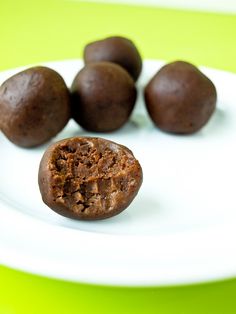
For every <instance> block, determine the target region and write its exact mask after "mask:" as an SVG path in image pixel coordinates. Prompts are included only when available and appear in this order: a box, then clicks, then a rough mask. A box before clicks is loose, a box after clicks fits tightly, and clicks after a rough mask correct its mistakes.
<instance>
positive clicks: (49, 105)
mask: <svg viewBox="0 0 236 314" xmlns="http://www.w3.org/2000/svg"><path fill="white" fill-rule="evenodd" d="M0 111H1V116H0V126H1V130H2V131H3V133H4V134H5V135H6V137H7V138H8V139H9V140H10V141H12V142H13V143H14V144H16V145H19V146H22V147H33V146H37V145H40V144H42V143H44V142H46V141H48V140H49V139H50V138H52V137H53V136H55V135H56V134H57V133H58V132H59V131H61V130H62V128H63V127H64V126H65V125H66V123H67V122H68V120H69V118H70V98H69V91H68V88H67V86H66V85H65V82H64V80H63V78H62V77H61V76H60V75H59V74H58V73H57V72H55V71H54V70H52V69H49V68H47V67H33V68H29V69H27V70H24V71H22V72H20V73H18V74H16V75H14V76H12V77H10V78H9V79H8V80H6V81H5V82H4V83H3V84H2V86H1V87H0Z"/></svg>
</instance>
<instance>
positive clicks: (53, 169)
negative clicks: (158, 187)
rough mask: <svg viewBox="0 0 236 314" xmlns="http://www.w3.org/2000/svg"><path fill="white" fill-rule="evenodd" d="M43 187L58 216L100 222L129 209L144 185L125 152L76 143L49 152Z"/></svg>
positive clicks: (93, 141)
mask: <svg viewBox="0 0 236 314" xmlns="http://www.w3.org/2000/svg"><path fill="white" fill-rule="evenodd" d="M38 182H39V188H40V192H41V195H42V199H43V201H44V203H45V204H46V205H47V206H49V207H50V208H51V209H52V210H54V211H55V212H57V213H58V214H60V215H63V216H65V217H69V218H74V219H81V220H96V219H103V218H108V217H111V216H114V215H117V214H119V213H120V212H121V211H123V210H124V209H125V208H126V207H128V206H129V204H130V203H131V202H132V200H133V199H134V197H135V196H136V194H137V193H138V190H139V188H140V186H141V184H142V169H141V166H140V165H139V163H138V161H137V160H136V159H135V157H134V156H133V154H132V152H131V151H130V150H129V149H128V148H126V147H125V146H122V145H119V144H116V143H114V142H111V141H108V140H105V139H102V138H92V137H91V138H85V137H84V138H83V137H74V138H69V139H65V140H62V141H59V142H57V143H55V144H53V145H51V146H50V147H49V148H48V149H47V150H46V152H45V153H44V156H43V158H42V160H41V163H40V167H39V175H38Z"/></svg>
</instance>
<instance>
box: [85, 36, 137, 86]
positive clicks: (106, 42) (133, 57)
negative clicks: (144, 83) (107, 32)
mask: <svg viewBox="0 0 236 314" xmlns="http://www.w3.org/2000/svg"><path fill="white" fill-rule="evenodd" d="M84 61H85V63H86V64H87V63H91V62H100V61H109V62H114V63H117V64H119V65H120V66H122V67H123V68H125V69H126V70H127V71H128V72H129V73H130V75H131V76H132V77H133V79H134V80H135V81H136V80H137V78H138V77H139V75H140V73H141V70H142V58H141V56H140V54H139V51H138V49H137V48H136V46H135V45H134V43H133V42H132V41H131V40H129V39H128V38H124V37H119V36H116V37H108V38H105V39H102V40H98V41H95V42H92V43H90V44H88V45H87V46H86V47H85V49H84Z"/></svg>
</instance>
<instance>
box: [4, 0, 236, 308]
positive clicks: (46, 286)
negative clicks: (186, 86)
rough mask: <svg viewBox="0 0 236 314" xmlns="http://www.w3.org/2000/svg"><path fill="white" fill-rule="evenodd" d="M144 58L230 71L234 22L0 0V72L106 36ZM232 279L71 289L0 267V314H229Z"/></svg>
mask: <svg viewBox="0 0 236 314" xmlns="http://www.w3.org/2000/svg"><path fill="white" fill-rule="evenodd" d="M114 34H119V35H124V36H127V37H130V38H131V39H132V40H134V41H135V42H136V44H137V46H138V48H139V50H140V51H141V53H142V56H143V57H144V58H157V59H164V60H167V61H172V60H176V59H185V60H188V61H190V62H193V63H195V64H197V65H200V64H202V65H207V66H211V67H216V68H220V69H225V70H230V71H233V72H236V43H235V35H236V15H226V14H211V13H200V12H189V11H178V10H167V9H158V8H151V7H149V8H148V7H133V6H128V5H105V4H96V3H90V4H89V3H82V2H70V1H59V0H58V1H52V0H48V1H38V2H37V1H25V0H23V1H16V0H15V1H11V0H10V1H7V0H5V1H2V0H1V1H0V39H1V45H0V69H2V70H3V69H7V68H13V67H16V66H21V65H26V64H32V63H40V62H41V61H50V60H61V59H69V58H80V57H81V56H82V50H83V47H84V45H85V44H86V43H87V42H89V41H92V40H95V39H98V38H102V37H104V36H107V35H114ZM235 295H236V280H235V279H232V280H228V281H224V282H217V283H210V284H202V285H193V286H182V287H169V288H158V287H157V288H117V287H101V286H93V285H85V284H75V283H69V282H63V281H57V280H52V279H46V278H43V277H38V276H34V275H29V274H25V273H23V272H18V271H15V270H11V269H8V268H6V267H4V266H1V267H0V314H3V313H4V314H12V313H17V314H18V313H24V314H25V313H30V314H31V313H32V314H34V313H84V314H87V313H102V314H106V313H124V314H126V313H136V314H137V313H162V314H167V313H176V314H185V313H186V314H187V313H188V314H189V313H191V314H194V313H201V314H205V313H208V314H209V313H216V314H218V313H221V314H222V313H227V314H230V313H236V298H235Z"/></svg>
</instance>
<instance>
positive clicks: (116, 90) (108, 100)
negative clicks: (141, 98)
mask: <svg viewBox="0 0 236 314" xmlns="http://www.w3.org/2000/svg"><path fill="white" fill-rule="evenodd" d="M71 92H72V116H73V118H74V119H75V120H76V121H77V122H78V123H79V124H80V125H81V126H82V127H83V128H84V129H86V130H88V131H92V132H110V131H114V130H116V129H119V128H120V127H121V126H123V125H124V124H125V122H127V120H128V119H129V116H130V114H131V112H132V110H133V108H134V105H135V100H136V88H135V85H134V81H133V80H132V78H131V76H130V75H129V74H128V72H127V71H125V70H124V69H123V68H122V67H120V66H119V65H117V64H115V63H110V62H99V63H91V64H88V65H86V66H85V67H84V68H83V69H82V70H81V71H80V72H79V73H78V74H77V76H76V77H75V79H74V82H73V84H72V88H71Z"/></svg>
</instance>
